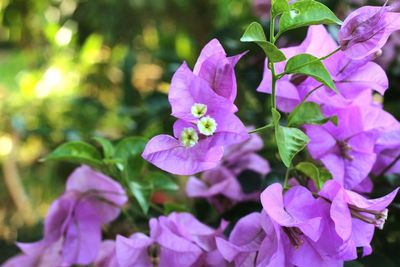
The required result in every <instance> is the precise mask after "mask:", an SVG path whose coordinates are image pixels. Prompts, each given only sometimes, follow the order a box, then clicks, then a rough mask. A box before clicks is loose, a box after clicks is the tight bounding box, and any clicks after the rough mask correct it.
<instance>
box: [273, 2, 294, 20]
mask: <svg viewBox="0 0 400 267" xmlns="http://www.w3.org/2000/svg"><path fill="white" fill-rule="evenodd" d="M271 3H272V17H273V18H275V17H276V16H278V15H280V14H282V13H283V12H286V11H289V10H290V8H289V3H288V1H287V0H272V1H271Z"/></svg>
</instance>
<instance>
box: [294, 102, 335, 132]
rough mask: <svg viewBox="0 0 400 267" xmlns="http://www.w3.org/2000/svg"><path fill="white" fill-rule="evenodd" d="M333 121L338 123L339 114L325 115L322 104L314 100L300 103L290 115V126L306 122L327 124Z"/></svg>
mask: <svg viewBox="0 0 400 267" xmlns="http://www.w3.org/2000/svg"><path fill="white" fill-rule="evenodd" d="M328 121H332V122H333V123H334V124H337V116H333V117H329V118H327V117H325V116H324V115H323V114H322V112H321V107H320V105H318V104H316V103H313V102H304V103H301V104H300V105H298V106H297V107H296V108H295V109H294V110H293V111H292V112H291V113H290V115H289V118H288V126H295V127H297V126H301V125H304V124H318V125H321V124H325V123H327V122H328Z"/></svg>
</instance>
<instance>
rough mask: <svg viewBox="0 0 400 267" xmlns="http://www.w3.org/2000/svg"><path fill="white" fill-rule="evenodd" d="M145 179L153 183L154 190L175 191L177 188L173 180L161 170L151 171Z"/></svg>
mask: <svg viewBox="0 0 400 267" xmlns="http://www.w3.org/2000/svg"><path fill="white" fill-rule="evenodd" d="M146 179H147V180H148V181H149V182H150V183H151V184H152V185H153V188H154V190H165V191H176V190H178V189H179V186H178V185H177V184H176V183H175V182H174V180H173V179H172V178H171V177H170V176H168V175H166V174H164V173H162V172H152V173H150V174H149V175H148V176H147V178H146Z"/></svg>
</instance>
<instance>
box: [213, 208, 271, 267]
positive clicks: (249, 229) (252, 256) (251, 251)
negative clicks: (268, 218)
mask: <svg viewBox="0 0 400 267" xmlns="http://www.w3.org/2000/svg"><path fill="white" fill-rule="evenodd" d="M262 220H263V217H262V216H261V214H260V213H256V212H254V213H251V214H249V215H247V216H245V217H243V218H241V219H240V220H239V221H238V222H237V223H236V225H235V227H234V228H233V230H232V232H231V234H230V235H229V239H228V240H225V239H223V238H222V237H217V239H216V242H217V247H218V250H219V251H220V253H221V254H222V255H223V257H224V258H225V259H226V260H227V261H228V262H233V263H234V264H235V266H254V262H255V261H256V255H257V252H258V250H259V249H260V246H261V243H262V242H263V240H264V239H265V236H266V235H265V231H264V230H263V228H262V224H261V221H262ZM257 266H258V265H257Z"/></svg>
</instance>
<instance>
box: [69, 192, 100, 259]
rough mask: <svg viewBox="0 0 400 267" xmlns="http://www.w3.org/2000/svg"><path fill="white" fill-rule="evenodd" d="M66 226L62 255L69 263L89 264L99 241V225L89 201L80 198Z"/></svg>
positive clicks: (93, 257)
mask: <svg viewBox="0 0 400 267" xmlns="http://www.w3.org/2000/svg"><path fill="white" fill-rule="evenodd" d="M78 205H79V206H78V207H77V208H76V209H75V216H74V219H73V220H72V221H71V223H70V224H69V226H68V229H67V232H66V236H65V240H64V247H63V257H64V259H65V261H66V262H69V263H71V264H83V265H85V264H89V263H91V262H93V261H94V260H95V259H96V256H97V252H98V250H99V248H100V243H101V226H100V220H99V218H98V214H97V211H96V210H94V209H92V206H91V203H90V202H88V201H86V200H81V201H80V202H79V204H78Z"/></svg>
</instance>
